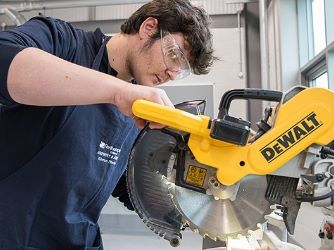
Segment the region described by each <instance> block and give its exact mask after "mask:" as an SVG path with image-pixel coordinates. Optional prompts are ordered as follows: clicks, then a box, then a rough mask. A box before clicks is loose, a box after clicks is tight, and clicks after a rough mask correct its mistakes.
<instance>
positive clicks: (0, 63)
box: [0, 17, 77, 105]
mask: <svg viewBox="0 0 334 250" xmlns="http://www.w3.org/2000/svg"><path fill="white" fill-rule="evenodd" d="M76 38H77V33H76V30H75V29H74V28H73V27H72V26H71V25H70V24H69V23H66V22H64V21H61V20H58V19H53V18H50V17H35V18H32V19H30V20H29V21H27V22H26V23H24V24H23V25H21V26H18V27H16V28H13V29H11V30H8V31H2V32H0V52H1V53H0V103H1V104H3V105H13V104H14V105H15V104H16V103H15V101H14V100H13V99H12V98H11V97H10V95H9V93H8V88H7V76H8V70H9V67H10V64H11V62H12V61H13V59H14V57H15V56H16V55H17V54H18V53H19V52H20V51H22V50H23V49H25V48H28V47H34V48H39V49H41V50H43V51H45V52H48V53H50V54H53V55H55V56H57V57H60V58H62V59H64V60H67V61H73V58H74V56H75V53H76V48H77V39H76Z"/></svg>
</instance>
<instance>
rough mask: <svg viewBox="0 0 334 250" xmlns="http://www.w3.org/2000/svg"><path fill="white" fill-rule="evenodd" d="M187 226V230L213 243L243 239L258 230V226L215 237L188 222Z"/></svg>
mask: <svg viewBox="0 0 334 250" xmlns="http://www.w3.org/2000/svg"><path fill="white" fill-rule="evenodd" d="M265 222H266V221H265V220H264V221H263V223H265ZM187 224H188V227H189V229H191V231H193V232H194V233H197V234H199V235H201V236H202V237H203V238H205V237H209V238H210V239H211V240H214V241H217V240H220V241H226V240H227V239H228V238H231V239H237V238H240V237H245V236H246V237H247V236H250V235H252V233H253V232H255V231H256V230H258V229H259V228H258V226H254V227H253V228H248V229H245V230H243V231H238V232H234V233H230V234H224V235H220V236H217V235H211V234H210V233H208V232H205V231H202V230H200V229H199V228H197V227H196V225H194V224H193V223H191V222H189V221H188V222H187Z"/></svg>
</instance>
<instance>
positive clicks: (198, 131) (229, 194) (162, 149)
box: [127, 87, 334, 246]
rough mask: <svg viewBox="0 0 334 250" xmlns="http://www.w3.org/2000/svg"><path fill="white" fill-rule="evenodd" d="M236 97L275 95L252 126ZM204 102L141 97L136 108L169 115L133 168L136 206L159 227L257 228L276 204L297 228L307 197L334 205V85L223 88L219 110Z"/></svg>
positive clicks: (167, 231)
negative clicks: (232, 110) (234, 109)
mask: <svg viewBox="0 0 334 250" xmlns="http://www.w3.org/2000/svg"><path fill="white" fill-rule="evenodd" d="M236 99H246V100H248V99H258V100H263V101H269V102H276V105H275V106H273V107H267V108H266V109H265V114H264V117H263V119H262V120H261V121H259V122H258V123H257V126H258V130H257V131H253V132H252V130H251V124H250V122H249V121H246V120H243V119H240V118H235V117H233V116H231V115H229V112H228V111H229V107H230V104H231V102H232V101H233V100H236ZM204 105H205V103H204V102H201V101H191V102H185V103H182V104H179V105H177V106H176V109H173V108H169V107H165V106H161V105H158V104H154V103H151V102H148V101H145V100H138V101H136V102H135V103H134V104H133V107H132V110H133V113H134V115H136V116H137V117H140V118H143V119H145V120H147V121H152V122H157V123H161V124H164V125H166V127H165V128H163V129H150V128H149V127H148V126H146V127H145V128H144V129H143V130H142V132H141V133H140V135H139V136H138V138H137V141H136V143H135V145H134V147H133V150H132V153H131V156H130V160H129V166H128V172H127V183H128V190H129V193H130V198H131V201H132V203H133V205H134V207H135V210H136V212H137V213H138V214H139V216H140V217H141V218H142V220H143V221H144V223H145V224H146V225H147V226H148V227H149V228H151V229H152V230H153V231H154V232H155V233H157V234H158V235H159V236H161V237H163V238H165V239H167V240H168V241H169V242H170V244H171V245H173V246H177V245H178V244H179V243H180V239H181V238H182V234H181V232H182V230H184V229H185V228H186V227H190V228H191V229H192V230H193V231H195V232H198V233H199V234H201V235H202V236H203V237H205V236H208V237H210V238H211V239H213V240H226V238H227V237H233V236H237V235H239V234H242V235H246V234H247V233H248V232H249V230H255V229H257V226H258V223H264V222H265V216H266V215H268V214H270V213H271V208H270V207H271V206H272V205H276V208H278V209H279V210H280V212H281V216H282V218H283V220H284V223H285V225H286V228H287V230H288V231H289V233H291V234H293V232H294V226H295V220H296V217H297V215H298V211H299V207H300V204H301V202H311V203H312V204H313V205H315V206H321V207H325V208H327V209H329V210H332V205H333V195H334V190H333V189H334V180H333V175H334V150H333V149H332V147H331V145H330V143H331V142H332V141H333V140H334V126H333V124H334V109H333V107H334V93H333V92H332V91H330V90H326V89H321V88H304V87H295V88H293V89H291V90H290V91H288V92H286V93H282V92H280V91H271V90H261V89H239V90H231V91H228V92H226V93H225V94H224V95H223V97H222V99H221V102H220V105H219V114H218V118H216V119H212V118H210V117H207V116H204V115H202V114H203V110H204Z"/></svg>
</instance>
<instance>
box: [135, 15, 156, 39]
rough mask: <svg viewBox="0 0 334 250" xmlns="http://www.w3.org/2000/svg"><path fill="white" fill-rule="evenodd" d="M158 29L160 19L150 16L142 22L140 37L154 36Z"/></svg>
mask: <svg viewBox="0 0 334 250" xmlns="http://www.w3.org/2000/svg"><path fill="white" fill-rule="evenodd" d="M157 30H158V19H156V18H154V17H148V18H146V19H145V20H144V22H142V24H141V25H140V28H139V32H138V33H139V37H140V39H148V38H150V37H152V36H153V35H154V34H155V33H156V32H157Z"/></svg>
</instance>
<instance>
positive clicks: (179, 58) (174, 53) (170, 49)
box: [161, 30, 190, 79]
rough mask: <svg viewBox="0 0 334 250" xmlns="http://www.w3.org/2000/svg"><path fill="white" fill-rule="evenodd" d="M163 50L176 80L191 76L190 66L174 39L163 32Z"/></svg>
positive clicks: (167, 65) (165, 59) (166, 62)
mask: <svg viewBox="0 0 334 250" xmlns="http://www.w3.org/2000/svg"><path fill="white" fill-rule="evenodd" d="M161 49H162V53H163V55H164V62H165V64H166V67H167V68H168V70H170V71H172V72H174V73H175V78H176V79H182V78H184V77H186V76H188V75H189V74H190V65H189V62H188V60H187V58H186V57H185V55H184V54H183V52H182V50H181V48H180V46H179V45H178V44H177V42H176V41H175V39H174V37H173V36H172V35H171V34H170V33H169V32H166V31H162V30H161Z"/></svg>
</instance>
